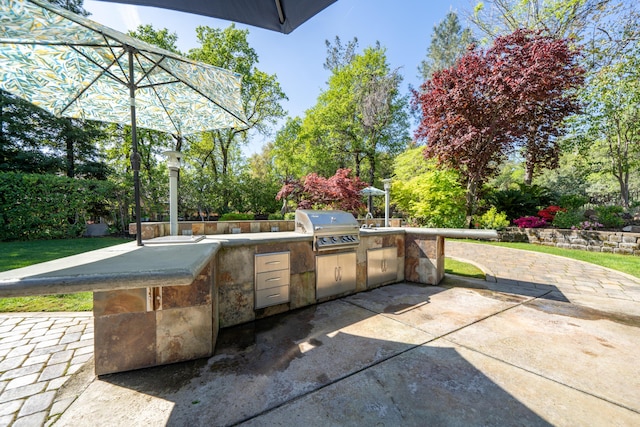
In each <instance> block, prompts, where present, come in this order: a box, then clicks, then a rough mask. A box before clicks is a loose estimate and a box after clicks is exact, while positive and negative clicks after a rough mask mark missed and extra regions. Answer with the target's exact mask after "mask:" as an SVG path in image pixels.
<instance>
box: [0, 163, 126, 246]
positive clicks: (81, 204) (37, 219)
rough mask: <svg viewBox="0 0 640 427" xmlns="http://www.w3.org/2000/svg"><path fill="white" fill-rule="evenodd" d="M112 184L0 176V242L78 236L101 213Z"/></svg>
mask: <svg viewBox="0 0 640 427" xmlns="http://www.w3.org/2000/svg"><path fill="white" fill-rule="evenodd" d="M110 194H113V185H112V184H111V183H110V182H108V181H97V180H84V179H72V178H67V177H61V176H56V175H38V174H25V173H14V172H6V173H0V241H7V240H40V239H60V238H69V237H78V236H82V234H83V233H84V231H85V228H86V220H87V219H89V217H90V216H91V215H100V214H102V213H103V212H104V211H105V210H106V207H107V205H108V198H109V195H110Z"/></svg>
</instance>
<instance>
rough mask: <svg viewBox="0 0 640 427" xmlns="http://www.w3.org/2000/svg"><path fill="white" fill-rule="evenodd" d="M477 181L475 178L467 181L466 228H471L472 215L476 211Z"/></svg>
mask: <svg viewBox="0 0 640 427" xmlns="http://www.w3.org/2000/svg"><path fill="white" fill-rule="evenodd" d="M477 193H478V183H477V182H476V181H475V180H470V181H469V182H468V183H467V194H466V211H467V212H466V223H465V226H466V227H467V228H471V226H472V224H473V215H474V214H475V213H476V198H477V197H478V195H477Z"/></svg>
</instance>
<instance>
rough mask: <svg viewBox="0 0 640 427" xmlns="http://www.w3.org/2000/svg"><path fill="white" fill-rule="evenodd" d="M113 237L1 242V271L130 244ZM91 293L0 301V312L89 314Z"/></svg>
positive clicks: (91, 302)
mask: <svg viewBox="0 0 640 427" xmlns="http://www.w3.org/2000/svg"><path fill="white" fill-rule="evenodd" d="M130 241H131V240H130V239H121V238H115V237H101V238H84V239H68V240H41V241H29V242H0V271H6V270H12V269H14V268H20V267H26V266H28V265H32V264H37V263H40V262H45V261H50V260H52V259H57V258H63V257H66V256H70V255H76V254H79V253H82V252H88V251H92V250H94V249H100V248H105V247H108V246H113V245H119V244H121V243H126V242H130ZM92 309H93V293H92V292H80V293H77V294H63V295H48V296H37V297H18V298H0V312H4V313H6V312H18V311H19V312H37V311H91V310H92Z"/></svg>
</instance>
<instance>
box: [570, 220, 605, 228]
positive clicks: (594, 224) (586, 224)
mask: <svg viewBox="0 0 640 427" xmlns="http://www.w3.org/2000/svg"><path fill="white" fill-rule="evenodd" d="M602 227H604V225H602V224H600V223H599V222H597V221H583V222H581V223H580V224H578V225H572V226H571V229H572V230H597V229H598V228H602Z"/></svg>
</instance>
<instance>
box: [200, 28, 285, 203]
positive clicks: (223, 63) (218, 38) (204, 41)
mask: <svg viewBox="0 0 640 427" xmlns="http://www.w3.org/2000/svg"><path fill="white" fill-rule="evenodd" d="M196 33H197V37H198V41H199V43H200V45H201V46H200V47H198V48H195V49H192V50H190V51H189V57H191V58H192V59H194V60H197V61H200V62H204V63H207V64H211V65H214V66H217V67H220V68H225V69H228V70H231V71H235V72H237V73H240V74H242V76H243V81H242V102H243V108H244V112H245V115H246V118H247V124H246V126H243V127H241V128H235V129H220V130H214V131H211V132H207V135H206V136H205V137H203V138H202V139H201V140H200V141H198V142H197V143H196V142H192V143H191V147H190V155H191V156H192V157H193V158H194V159H195V162H196V164H198V165H200V167H205V166H207V168H208V171H209V172H210V173H211V174H213V178H214V179H216V180H218V181H219V182H221V183H222V182H223V181H225V180H227V181H228V180H229V178H230V175H231V172H232V171H231V170H230V167H231V166H232V163H233V162H234V160H237V159H238V156H239V154H240V147H241V146H242V145H243V144H245V143H246V142H247V140H248V137H249V134H250V133H258V134H262V135H268V134H269V132H270V129H271V126H272V125H274V124H275V123H276V122H277V121H278V120H279V119H280V118H282V117H284V115H285V111H284V109H283V108H282V105H281V102H282V101H284V100H286V99H287V97H286V95H285V94H284V92H283V91H282V89H281V87H280V84H279V83H278V80H277V76H276V75H270V74H267V73H265V72H263V71H260V70H259V69H258V68H257V66H256V64H257V63H258V55H257V54H256V52H255V50H254V49H253V48H252V47H251V46H250V45H249V42H248V40H247V35H248V34H249V31H248V30H239V29H237V28H236V27H235V25H231V26H229V27H227V28H226V29H224V30H220V29H216V28H210V27H198V28H197V29H196ZM221 189H222V191H223V195H224V198H225V199H226V201H225V203H224V204H225V205H226V206H227V209H228V206H229V201H230V199H229V196H230V187H229V186H228V185H226V184H225V185H222V187H221Z"/></svg>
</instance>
